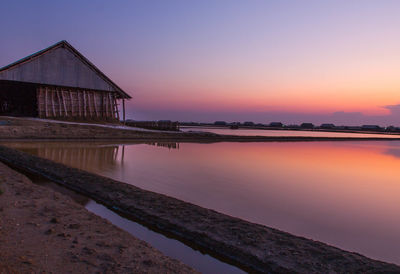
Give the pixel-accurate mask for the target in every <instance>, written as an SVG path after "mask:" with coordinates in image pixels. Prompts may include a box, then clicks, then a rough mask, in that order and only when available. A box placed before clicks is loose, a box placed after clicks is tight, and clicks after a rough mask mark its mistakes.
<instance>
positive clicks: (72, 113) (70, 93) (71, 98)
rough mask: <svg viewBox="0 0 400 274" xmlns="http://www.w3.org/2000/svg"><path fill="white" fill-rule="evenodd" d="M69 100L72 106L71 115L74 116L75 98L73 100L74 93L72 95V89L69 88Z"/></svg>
mask: <svg viewBox="0 0 400 274" xmlns="http://www.w3.org/2000/svg"><path fill="white" fill-rule="evenodd" d="M69 100H70V106H71V116H72V117H74V116H75V115H74V100H73V95H72V90H69Z"/></svg>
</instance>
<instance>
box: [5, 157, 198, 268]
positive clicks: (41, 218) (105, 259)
mask: <svg viewBox="0 0 400 274" xmlns="http://www.w3.org/2000/svg"><path fill="white" fill-rule="evenodd" d="M0 190H1V192H0V193H1V194H0V273H41V272H45V273H97V272H98V273H194V272H195V271H194V270H192V269H191V268H189V267H188V266H186V265H184V264H183V263H181V262H179V261H177V260H173V259H171V258H168V257H166V256H165V255H163V254H162V253H161V252H159V251H158V250H156V249H154V248H153V247H151V246H150V245H148V244H147V243H145V242H143V241H141V240H138V239H136V238H134V237H132V236H131V235H130V234H129V233H127V232H125V231H123V230H121V229H119V228H117V227H115V226H114V225H112V224H111V223H109V222H108V221H106V220H104V219H102V218H100V217H98V216H96V215H94V214H92V213H90V212H88V211H87V210H86V209H85V208H84V207H82V206H81V205H78V204H77V203H75V202H74V201H72V200H71V199H70V198H68V197H67V196H64V195H62V194H60V193H57V192H54V191H52V190H50V189H47V188H44V187H41V186H38V185H34V184H33V183H32V182H31V181H30V180H29V179H28V178H26V177H25V176H23V175H21V174H20V173H17V172H16V171H14V170H12V169H10V168H9V167H7V166H5V165H4V164H2V163H0Z"/></svg>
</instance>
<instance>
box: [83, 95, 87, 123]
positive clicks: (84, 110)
mask: <svg viewBox="0 0 400 274" xmlns="http://www.w3.org/2000/svg"><path fill="white" fill-rule="evenodd" d="M83 113H84V115H85V117H86V92H85V91H83Z"/></svg>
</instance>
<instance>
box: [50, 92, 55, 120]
mask: <svg viewBox="0 0 400 274" xmlns="http://www.w3.org/2000/svg"><path fill="white" fill-rule="evenodd" d="M54 93H55V92H54V90H51V106H52V108H53V117H56V108H55V106H54V100H55V99H54V97H55V94H54Z"/></svg>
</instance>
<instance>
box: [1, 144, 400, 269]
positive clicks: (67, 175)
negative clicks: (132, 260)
mask: <svg viewBox="0 0 400 274" xmlns="http://www.w3.org/2000/svg"><path fill="white" fill-rule="evenodd" d="M0 159H1V161H3V162H8V163H10V164H13V165H16V166H18V167H19V168H23V169H25V170H28V171H30V172H33V173H35V174H40V175H42V176H45V177H47V178H49V179H51V180H53V181H55V182H58V183H60V184H62V185H65V186H67V187H68V188H71V189H74V190H76V191H78V192H80V193H82V194H84V195H87V196H88V197H91V198H92V199H95V200H98V201H101V202H102V203H104V204H105V205H107V206H109V207H111V208H113V209H114V210H116V211H119V212H121V213H124V214H127V215H129V216H130V217H132V218H134V219H136V220H138V221H140V222H142V223H143V224H146V225H148V226H150V227H154V228H155V229H158V230H159V231H162V232H164V233H168V234H170V235H173V236H175V237H176V238H178V239H180V240H182V241H185V242H186V243H188V244H190V245H192V246H195V247H198V248H200V249H203V250H205V251H207V252H210V253H212V254H215V255H218V256H220V257H222V258H225V259H227V260H230V261H232V262H234V263H235V264H236V265H239V266H241V267H243V268H247V269H251V270H252V271H260V272H274V273H288V272H289V273H400V267H399V266H396V265H393V264H388V263H384V262H380V261H376V260H372V259H369V258H366V257H364V256H362V255H359V254H356V253H351V252H347V251H344V250H340V249H338V248H335V247H332V246H329V245H326V244H323V243H321V242H317V241H313V240H309V239H305V238H302V237H296V236H294V235H291V234H288V233H285V232H282V231H278V230H276V229H272V228H269V227H266V226H263V225H258V224H254V223H250V222H247V221H244V220H241V219H238V218H233V217H231V216H227V215H224V214H221V213H218V212H215V211H213V210H209V209H206V208H202V207H199V206H196V205H193V204H190V203H186V202H183V201H180V200H177V199H174V198H171V197H168V196H165V195H161V194H157V193H153V192H149V191H145V190H142V189H140V188H137V187H134V186H132V185H128V184H124V183H121V182H118V181H114V180H111V179H108V178H105V177H101V176H98V175H94V174H90V173H88V172H84V171H81V170H77V169H73V168H69V167H66V166H64V165H62V164H58V163H54V162H51V161H49V160H45V159H41V158H38V157H35V156H31V155H28V154H25V153H22V152H18V151H15V150H12V149H9V148H5V147H0ZM53 203H56V202H54V201H53ZM71 221H72V220H71ZM71 221H70V222H71ZM46 228H47V227H46Z"/></svg>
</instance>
